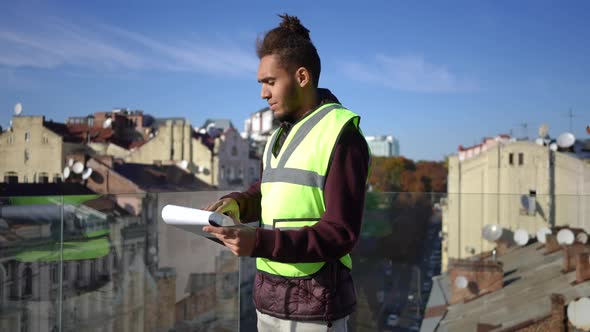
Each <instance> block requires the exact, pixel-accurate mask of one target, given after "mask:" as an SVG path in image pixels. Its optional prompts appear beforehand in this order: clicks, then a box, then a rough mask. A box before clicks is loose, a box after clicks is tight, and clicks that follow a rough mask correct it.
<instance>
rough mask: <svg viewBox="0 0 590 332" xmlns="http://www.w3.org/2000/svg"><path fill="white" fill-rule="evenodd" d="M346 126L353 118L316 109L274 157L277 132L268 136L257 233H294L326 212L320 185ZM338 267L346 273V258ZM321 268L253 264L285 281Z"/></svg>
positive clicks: (333, 109) (334, 109) (329, 108)
mask: <svg viewBox="0 0 590 332" xmlns="http://www.w3.org/2000/svg"><path fill="white" fill-rule="evenodd" d="M351 121H352V123H353V124H354V125H355V127H356V128H357V129H358V126H359V121H360V117H359V116H358V115H357V114H355V113H353V112H351V111H349V110H347V109H345V108H343V107H342V105H340V104H336V103H332V104H325V105H322V106H321V107H319V108H318V109H316V110H315V111H313V113H312V114H309V115H308V116H306V117H305V118H303V119H302V120H301V121H299V122H297V123H296V124H295V125H294V126H293V127H292V128H291V131H290V133H289V135H288V136H287V139H286V140H285V142H284V143H283V146H282V147H281V151H280V153H279V154H278V156H277V157H275V156H274V155H273V153H272V150H273V147H274V146H275V144H276V141H277V138H278V137H279V135H280V131H281V130H282V129H281V128H279V129H277V130H276V131H275V132H274V133H273V135H272V136H271V138H270V140H269V141H268V143H267V144H266V147H265V149H264V154H263V158H264V160H263V172H262V183H261V186H260V190H261V193H262V202H261V205H262V227H264V228H265V229H280V230H297V229H300V228H302V227H305V226H312V225H314V224H315V223H317V222H318V221H319V220H320V218H321V217H322V215H323V214H324V212H325V211H326V205H325V202H324V184H325V180H326V175H327V172H328V168H329V167H330V162H331V159H332V153H333V150H334V147H335V146H336V142H337V141H338V138H339V137H340V134H341V132H342V130H343V128H344V126H345V125H346V124H347V123H349V122H351ZM340 261H341V262H342V263H343V264H344V265H345V266H347V267H348V268H352V260H351V258H350V255H349V254H347V255H345V256H343V257H341V258H340ZM324 264H325V262H315V263H280V262H276V261H273V260H270V259H267V258H257V260H256V267H257V269H258V270H260V271H264V272H267V273H271V274H275V275H281V276H285V277H302V276H309V275H311V274H314V273H316V272H317V271H319V270H320V269H321V268H322V266H323V265H324Z"/></svg>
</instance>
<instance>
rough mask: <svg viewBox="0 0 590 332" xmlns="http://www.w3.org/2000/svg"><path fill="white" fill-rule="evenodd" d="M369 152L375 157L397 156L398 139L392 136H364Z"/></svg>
mask: <svg viewBox="0 0 590 332" xmlns="http://www.w3.org/2000/svg"><path fill="white" fill-rule="evenodd" d="M365 138H366V139H367V143H368V144H369V148H370V149H371V154H372V155H373V156H377V157H395V156H399V154H400V150H399V141H398V140H397V139H396V138H395V137H393V136H365Z"/></svg>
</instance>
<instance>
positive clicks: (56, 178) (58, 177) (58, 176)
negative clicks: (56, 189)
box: [53, 174, 61, 183]
mask: <svg viewBox="0 0 590 332" xmlns="http://www.w3.org/2000/svg"><path fill="white" fill-rule="evenodd" d="M53 183H61V174H55V175H54V176H53Z"/></svg>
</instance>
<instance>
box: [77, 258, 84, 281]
mask: <svg viewBox="0 0 590 332" xmlns="http://www.w3.org/2000/svg"><path fill="white" fill-rule="evenodd" d="M82 277H83V275H82V262H78V264H76V280H78V281H82Z"/></svg>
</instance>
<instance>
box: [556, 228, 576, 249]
mask: <svg viewBox="0 0 590 332" xmlns="http://www.w3.org/2000/svg"><path fill="white" fill-rule="evenodd" d="M575 240H576V237H575V235H574V232H572V230H571V229H568V228H564V229H562V230H560V231H559V232H557V243H559V244H565V245H570V244H573V243H574V241H575Z"/></svg>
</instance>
